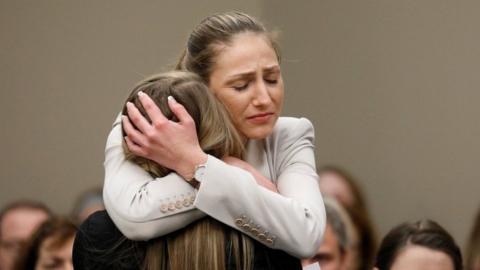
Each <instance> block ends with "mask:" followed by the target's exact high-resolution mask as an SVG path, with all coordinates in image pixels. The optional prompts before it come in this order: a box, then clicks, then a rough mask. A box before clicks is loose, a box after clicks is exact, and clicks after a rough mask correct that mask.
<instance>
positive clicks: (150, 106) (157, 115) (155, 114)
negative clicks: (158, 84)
mask: <svg viewBox="0 0 480 270" xmlns="http://www.w3.org/2000/svg"><path fill="white" fill-rule="evenodd" d="M138 96H139V98H140V102H141V103H142V105H143V108H144V109H145V112H146V113H147V115H148V117H150V119H151V120H152V123H154V124H162V123H165V122H168V119H167V118H166V117H165V116H164V115H163V113H162V111H160V109H159V108H158V106H157V104H155V102H154V101H153V100H152V98H150V97H149V96H148V95H147V94H145V93H143V92H142V91H140V92H138Z"/></svg>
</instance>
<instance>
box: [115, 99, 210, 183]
mask: <svg viewBox="0 0 480 270" xmlns="http://www.w3.org/2000/svg"><path fill="white" fill-rule="evenodd" d="M139 98H140V101H141V103H142V105H143V107H144V108H145V111H146V113H147V114H148V116H149V117H150V119H151V120H152V123H151V124H150V123H149V122H148V121H147V119H145V117H143V116H142V114H141V113H140V111H139V110H138V109H137V108H136V107H135V105H133V103H128V104H127V111H128V117H126V116H122V123H123V129H124V130H125V133H126V134H127V136H126V137H125V141H126V143H127V146H128V149H129V150H130V151H131V152H132V153H133V154H135V155H137V156H140V157H144V158H147V159H150V160H153V161H155V162H156V163H158V164H160V165H162V166H165V167H167V168H169V169H171V170H174V171H176V172H177V173H178V174H179V175H181V176H182V177H183V178H184V179H191V178H192V177H193V173H194V170H195V166H197V165H198V164H203V163H205V162H206V161H207V155H206V154H205V153H204V152H203V150H202V149H201V148H200V145H199V142H198V138H197V132H196V129H195V122H194V121H193V119H192V117H191V116H190V115H189V114H188V112H187V111H186V110H185V108H184V107H183V106H182V105H181V104H179V103H178V102H176V101H175V99H173V97H169V98H168V105H169V107H170V109H171V110H172V112H173V113H174V114H175V116H176V117H177V118H178V120H179V122H173V121H170V120H168V119H167V118H166V117H165V116H164V115H163V114H162V112H161V111H160V109H159V108H158V106H157V105H156V104H155V102H154V101H153V100H152V99H151V98H150V97H149V96H148V95H147V94H145V93H143V92H140V93H139ZM135 127H136V128H135Z"/></svg>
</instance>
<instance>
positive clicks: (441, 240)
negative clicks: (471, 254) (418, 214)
mask: <svg viewBox="0 0 480 270" xmlns="http://www.w3.org/2000/svg"><path fill="white" fill-rule="evenodd" d="M374 269H375V270H462V269H463V268H462V255H461V253H460V249H459V248H458V246H457V244H456V243H455V240H454V239H453V237H452V236H451V235H450V234H449V233H448V232H447V231H446V230H445V229H443V228H442V227H441V226H440V225H439V224H437V223H436V222H434V221H431V220H420V221H417V222H407V223H403V224H401V225H399V226H397V227H395V228H393V229H392V230H391V231H390V232H389V233H388V234H387V235H386V236H385V238H383V241H382V243H381V245H380V249H379V251H378V254H377V259H376V261H375V268H374Z"/></svg>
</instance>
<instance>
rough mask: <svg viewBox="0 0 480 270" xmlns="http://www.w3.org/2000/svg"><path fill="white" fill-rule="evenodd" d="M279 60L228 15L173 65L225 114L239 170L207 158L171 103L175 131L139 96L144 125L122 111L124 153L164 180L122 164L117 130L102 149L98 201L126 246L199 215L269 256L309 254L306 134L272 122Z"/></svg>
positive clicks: (247, 22)
mask: <svg viewBox="0 0 480 270" xmlns="http://www.w3.org/2000/svg"><path fill="white" fill-rule="evenodd" d="M279 59H280V55H279V52H278V47H277V45H276V43H275V41H274V40H273V39H272V38H271V36H270V35H269V33H268V32H267V31H266V30H265V28H264V26H263V25H262V24H261V23H260V22H258V21H257V20H255V19H254V18H252V17H250V16H248V15H246V14H243V13H237V12H230V13H224V14H218V15H213V16H210V17H208V18H206V19H205V20H203V21H202V22H201V23H200V24H199V25H198V26H197V27H196V28H195V29H194V30H193V32H192V33H191V35H190V37H189V39H188V42H187V46H186V48H185V51H184V53H183V55H182V58H181V59H180V61H179V63H178V65H177V69H182V70H187V71H190V72H193V73H196V74H197V75H198V76H200V78H201V79H202V80H203V81H204V82H205V83H206V84H207V85H208V86H209V89H210V91H211V92H212V93H213V94H214V96H215V97H216V98H217V99H218V100H219V101H220V102H221V103H222V104H223V105H224V107H225V108H226V110H227V112H228V113H229V116H230V118H231V120H232V123H233V125H234V127H235V128H236V130H237V131H238V133H239V134H240V136H241V139H242V141H243V143H244V146H245V149H246V151H245V161H244V160H241V159H239V158H235V157H224V158H222V159H219V158H216V157H214V156H212V155H208V154H206V153H205V152H204V151H203V150H202V148H201V147H200V145H199V142H198V138H197V133H196V128H195V121H194V120H193V119H192V117H191V116H190V115H189V114H188V113H187V112H186V110H185V108H184V107H183V106H182V105H180V104H179V103H177V102H175V99H169V101H168V104H169V107H170V109H171V110H172V112H173V113H174V115H175V116H176V118H177V119H178V122H173V121H170V120H168V119H167V118H166V117H165V116H164V115H163V114H162V113H161V111H160V109H159V108H158V107H157V106H156V105H155V103H154V102H153V101H152V99H151V98H150V97H149V96H148V95H147V94H144V93H142V92H140V93H139V96H140V101H141V104H142V106H143V108H144V109H145V111H146V113H147V115H148V117H149V119H148V120H147V119H146V118H145V117H143V116H142V114H141V113H140V112H139V111H138V109H137V107H136V106H134V105H133V104H129V105H127V113H128V117H126V116H123V117H122V121H121V122H122V124H123V129H124V130H125V133H126V135H127V136H125V141H126V144H127V146H128V148H129V150H130V152H131V153H133V154H134V155H136V156H139V157H143V158H146V159H149V160H152V161H154V162H156V163H158V164H160V165H162V166H163V167H166V168H169V169H170V170H172V171H173V172H172V173H170V174H168V175H166V176H164V177H162V178H156V179H155V178H153V177H152V176H151V175H150V174H148V173H147V172H146V171H145V170H143V169H142V168H141V167H140V166H138V165H137V164H135V163H133V162H132V161H130V160H128V159H126V158H125V154H124V151H123V147H122V142H123V139H124V138H123V136H122V126H121V125H119V123H120V120H117V121H116V123H115V124H114V127H113V130H112V132H111V133H110V135H109V138H108V141H107V147H106V159H105V172H106V174H105V186H104V200H105V206H106V209H107V211H108V214H109V215H110V216H111V218H112V220H113V221H114V223H115V224H116V226H117V227H118V228H119V229H120V231H121V232H122V233H123V234H124V235H125V236H127V237H128V238H130V239H133V240H148V239H152V238H155V237H159V236H162V235H166V234H168V233H170V232H173V231H177V230H179V229H181V228H183V227H185V226H187V225H188V224H190V223H192V222H194V221H196V220H198V219H200V218H201V217H204V216H206V215H208V216H210V217H212V218H214V219H216V220H218V221H220V222H222V223H224V224H226V225H228V226H230V227H233V228H235V229H238V230H240V231H242V232H243V233H245V234H247V235H249V236H251V237H252V238H254V239H256V240H258V241H259V242H261V243H263V244H265V245H267V246H268V247H270V248H274V249H281V250H284V251H286V252H288V253H290V254H292V255H294V256H296V257H299V258H304V257H310V256H312V255H313V254H315V252H316V250H317V249H318V246H319V245H320V241H321V237H322V235H323V231H324V227H325V210H324V206H323V201H322V197H321V195H320V191H319V189H318V183H317V174H316V171H315V160H314V146H313V141H314V132H313V126H312V124H311V123H310V121H308V120H307V119H304V118H300V119H298V118H288V117H279V115H280V112H281V109H282V106H283V97H284V96H283V91H284V89H283V80H282V75H281V71H280V63H279ZM205 121H208V119H206V120H205ZM188 202H191V203H190V204H189V203H188Z"/></svg>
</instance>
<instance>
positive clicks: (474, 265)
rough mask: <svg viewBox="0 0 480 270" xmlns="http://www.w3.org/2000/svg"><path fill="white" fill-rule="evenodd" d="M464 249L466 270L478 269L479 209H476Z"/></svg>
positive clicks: (479, 240)
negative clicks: (475, 215) (465, 251)
mask: <svg viewBox="0 0 480 270" xmlns="http://www.w3.org/2000/svg"><path fill="white" fill-rule="evenodd" d="M466 250H467V254H466V263H465V264H466V270H480V209H478V213H477V217H476V219H475V222H474V224H473V228H472V232H471V234H470V237H469V240H468V246H467V249H466Z"/></svg>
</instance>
